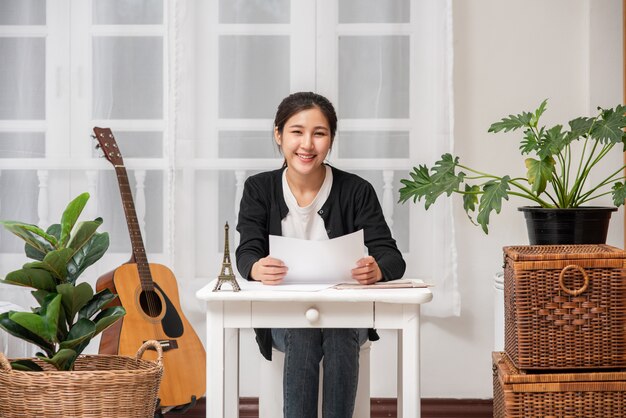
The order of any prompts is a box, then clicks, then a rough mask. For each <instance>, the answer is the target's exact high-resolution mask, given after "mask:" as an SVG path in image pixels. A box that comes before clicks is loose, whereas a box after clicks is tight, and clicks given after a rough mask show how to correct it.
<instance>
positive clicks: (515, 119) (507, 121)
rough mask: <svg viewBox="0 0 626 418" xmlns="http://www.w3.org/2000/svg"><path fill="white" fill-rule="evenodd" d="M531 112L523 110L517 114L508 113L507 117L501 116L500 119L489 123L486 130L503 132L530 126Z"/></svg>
mask: <svg viewBox="0 0 626 418" xmlns="http://www.w3.org/2000/svg"><path fill="white" fill-rule="evenodd" d="M532 118H533V114H532V113H530V112H523V113H520V114H519V115H509V117H508V118H502V119H501V120H500V121H498V122H495V123H493V124H491V126H490V127H489V129H488V130H487V132H500V131H502V130H504V132H509V131H513V130H516V129H520V128H530V127H531V126H532V125H531V120H532Z"/></svg>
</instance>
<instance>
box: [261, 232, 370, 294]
mask: <svg viewBox="0 0 626 418" xmlns="http://www.w3.org/2000/svg"><path fill="white" fill-rule="evenodd" d="M364 248H365V244H364V239H363V230H362V229H361V230H359V231H356V232H353V233H351V234H348V235H344V236H342V237H338V238H333V239H329V240H324V241H308V240H303V239H296V238H285V237H280V236H276V235H270V256H271V257H273V258H276V259H279V260H282V261H283V262H284V263H285V265H286V266H287V267H288V268H289V271H288V272H287V275H286V276H285V279H284V281H283V283H284V284H305V283H320V284H322V283H327V284H337V283H346V282H348V283H349V282H354V283H356V280H354V279H352V274H351V270H352V269H353V268H355V267H356V262H357V261H358V260H360V259H361V258H363V257H364V256H365V250H364Z"/></svg>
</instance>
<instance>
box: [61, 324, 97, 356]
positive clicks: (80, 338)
mask: <svg viewBox="0 0 626 418" xmlns="http://www.w3.org/2000/svg"><path fill="white" fill-rule="evenodd" d="M95 333H96V324H95V323H94V322H93V321H90V320H89V319H80V320H78V321H77V322H76V323H75V324H74V326H73V327H72V328H71V329H70V332H69V333H68V334H67V338H66V339H65V341H63V342H61V344H60V345H59V347H60V348H71V349H72V350H74V351H76V352H77V353H80V352H81V351H82V349H81V350H80V351H79V350H77V348H78V347H81V346H82V345H83V344H84V343H85V342H87V343H88V342H89V340H91V338H92V337H93V336H94V335H95Z"/></svg>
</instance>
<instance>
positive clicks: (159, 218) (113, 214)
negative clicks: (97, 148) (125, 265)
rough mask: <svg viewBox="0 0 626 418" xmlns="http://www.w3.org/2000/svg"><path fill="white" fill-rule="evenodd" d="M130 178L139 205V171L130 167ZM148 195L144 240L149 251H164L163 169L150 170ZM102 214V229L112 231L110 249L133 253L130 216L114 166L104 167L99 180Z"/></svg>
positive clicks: (100, 211) (135, 199)
mask: <svg viewBox="0 0 626 418" xmlns="http://www.w3.org/2000/svg"><path fill="white" fill-rule="evenodd" d="M128 181H129V183H130V186H131V190H132V193H133V201H134V203H135V206H136V205H137V197H136V196H137V190H136V188H135V172H134V170H128ZM144 187H145V196H146V217H145V221H146V224H145V227H144V229H142V231H141V232H142V238H143V244H144V247H145V248H146V251H147V252H148V261H150V255H149V253H151V252H162V251H163V226H164V225H165V224H166V222H165V221H164V220H163V173H162V172H161V171H154V170H151V171H147V172H146V178H145V182H144ZM98 214H99V216H102V218H103V219H104V223H103V225H102V231H107V232H108V233H109V239H110V244H109V250H108V251H109V252H113V253H129V254H130V251H131V245H130V237H129V233H128V226H127V224H126V217H125V216H124V210H123V206H122V198H121V197H120V190H119V187H118V182H117V177H116V174H115V171H114V170H105V171H102V172H101V174H100V177H99V182H98Z"/></svg>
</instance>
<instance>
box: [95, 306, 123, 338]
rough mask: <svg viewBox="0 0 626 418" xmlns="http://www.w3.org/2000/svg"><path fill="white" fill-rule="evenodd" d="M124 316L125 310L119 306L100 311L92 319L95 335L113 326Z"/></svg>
mask: <svg viewBox="0 0 626 418" xmlns="http://www.w3.org/2000/svg"><path fill="white" fill-rule="evenodd" d="M124 315H126V309H124V308H122V307H121V306H114V307H112V308H107V309H105V310H103V311H101V312H100V313H99V314H98V315H96V317H95V319H94V322H95V323H96V335H97V334H100V333H101V332H102V331H104V330H105V329H107V328H108V327H110V326H111V325H113V324H114V323H115V322H116V321H117V320H118V319H120V318H122V317H123V316H124Z"/></svg>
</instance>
